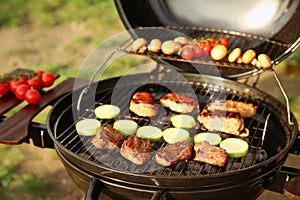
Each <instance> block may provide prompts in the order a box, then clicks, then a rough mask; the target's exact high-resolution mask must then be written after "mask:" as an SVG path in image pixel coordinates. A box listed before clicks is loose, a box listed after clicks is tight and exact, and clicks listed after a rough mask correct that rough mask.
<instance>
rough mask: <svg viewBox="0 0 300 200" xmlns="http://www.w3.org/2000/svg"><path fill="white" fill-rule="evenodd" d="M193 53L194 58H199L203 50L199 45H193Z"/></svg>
mask: <svg viewBox="0 0 300 200" xmlns="http://www.w3.org/2000/svg"><path fill="white" fill-rule="evenodd" d="M193 51H194V57H195V58H199V57H200V56H201V55H202V54H203V49H202V48H201V46H200V44H197V43H195V44H193Z"/></svg>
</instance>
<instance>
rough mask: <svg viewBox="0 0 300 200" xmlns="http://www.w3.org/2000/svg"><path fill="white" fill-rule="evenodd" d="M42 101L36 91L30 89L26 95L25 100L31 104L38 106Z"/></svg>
mask: <svg viewBox="0 0 300 200" xmlns="http://www.w3.org/2000/svg"><path fill="white" fill-rule="evenodd" d="M40 99H41V94H40V93H39V91H38V90H36V89H29V90H27V92H26V93H25V100H26V101H27V103H29V104H37V103H38V102H39V101H40Z"/></svg>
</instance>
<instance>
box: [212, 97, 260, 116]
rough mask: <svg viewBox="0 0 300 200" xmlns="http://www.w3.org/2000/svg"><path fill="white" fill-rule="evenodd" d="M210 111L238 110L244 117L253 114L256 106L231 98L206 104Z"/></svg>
mask: <svg viewBox="0 0 300 200" xmlns="http://www.w3.org/2000/svg"><path fill="white" fill-rule="evenodd" d="M207 109H208V110H210V111H216V110H224V111H226V112H238V113H240V115H241V116H242V117H244V118H246V117H252V116H253V115H255V113H256V110H257V106H254V105H253V104H251V103H244V102H239V101H233V100H219V101H215V102H212V103H210V104H208V105H207Z"/></svg>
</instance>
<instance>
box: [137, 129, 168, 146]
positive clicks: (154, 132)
mask: <svg viewBox="0 0 300 200" xmlns="http://www.w3.org/2000/svg"><path fill="white" fill-rule="evenodd" d="M162 135H163V133H162V130H161V129H160V128H158V127H156V126H142V127H140V128H138V130H137V132H136V136H138V137H140V138H143V139H150V140H151V141H153V142H155V141H158V140H160V139H161V138H162Z"/></svg>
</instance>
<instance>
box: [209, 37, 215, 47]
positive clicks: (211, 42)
mask: <svg viewBox="0 0 300 200" xmlns="http://www.w3.org/2000/svg"><path fill="white" fill-rule="evenodd" d="M207 40H208V42H209V44H212V45H214V44H215V43H216V38H215V37H214V36H209V37H208V39H207Z"/></svg>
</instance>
